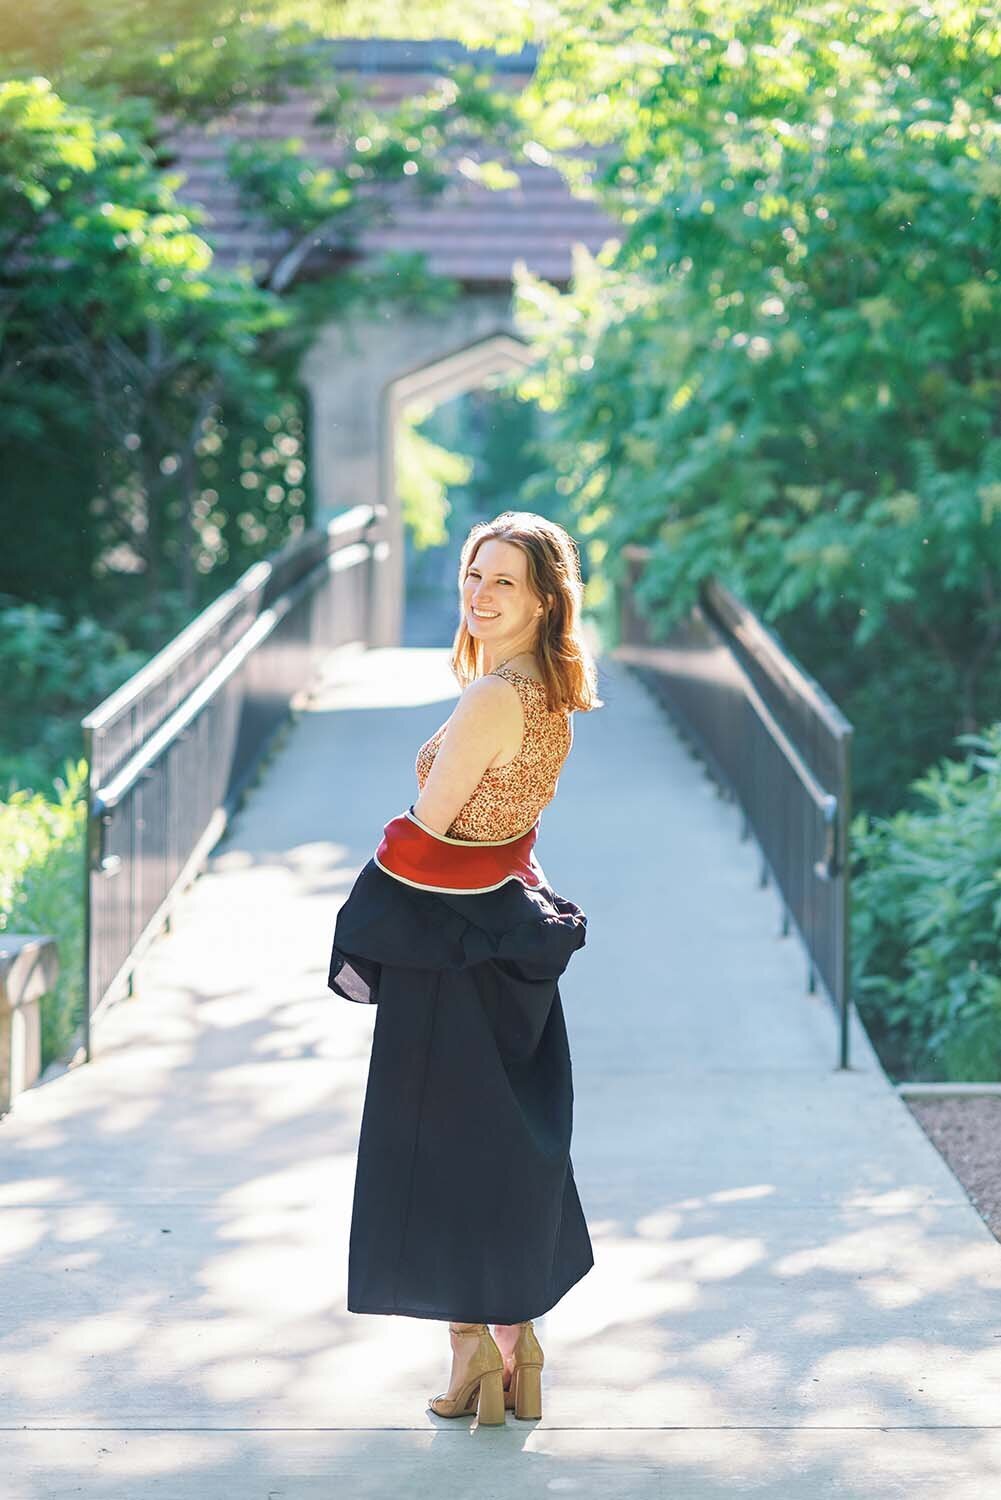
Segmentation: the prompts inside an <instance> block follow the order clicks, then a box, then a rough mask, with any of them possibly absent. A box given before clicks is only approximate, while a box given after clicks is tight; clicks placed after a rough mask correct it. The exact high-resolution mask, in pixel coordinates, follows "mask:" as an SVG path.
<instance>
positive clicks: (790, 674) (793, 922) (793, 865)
mask: <svg viewBox="0 0 1001 1500" xmlns="http://www.w3.org/2000/svg"><path fill="white" fill-rule="evenodd" d="M620 555H621V557H622V559H623V562H624V570H623V577H622V578H621V579H620V581H619V582H618V585H617V588H618V606H619V608H618V621H619V624H618V637H619V639H618V644H617V645H616V646H615V648H614V649H613V652H612V654H613V656H615V657H617V658H618V659H620V660H622V661H623V662H625V663H626V664H627V665H630V666H632V667H633V668H634V669H635V670H636V671H637V673H638V674H639V675H640V677H641V678H642V679H643V680H644V681H645V682H646V683H647V684H648V686H650V687H651V689H652V690H653V691H654V693H655V695H656V696H657V698H658V699H659V700H660V701H661V702H662V703H663V705H664V706H665V708H666V709H667V710H668V712H669V713H670V715H671V717H672V719H673V720H674V722H675V724H676V726H677V728H678V729H679V731H680V732H681V733H682V735H683V736H684V737H685V738H686V739H687V740H688V741H689V743H690V745H691V746H692V748H693V750H694V752H695V753H696V754H697V755H698V756H699V757H700V758H701V759H702V760H703V761H704V762H705V764H706V766H707V769H708V771H709V773H710V775H711V776H712V777H713V779H714V780H715V781H716V783H717V785H718V786H719V788H720V789H721V791H722V792H723V793H724V794H725V795H727V796H728V797H730V798H731V799H732V800H734V801H736V802H737V803H738V805H739V806H740V808H741V811H742V814H743V826H742V830H741V837H742V838H747V837H748V836H749V835H750V834H751V833H752V832H753V833H754V835H755V838H756V841H757V843H758V847H759V850H760V852H761V859H762V869H761V881H762V884H764V883H767V881H768V880H769V879H771V880H773V881H774V883H775V885H776V887H777V889H778V891H779V893H780V897H781V900H782V906H783V911H782V933H783V935H785V934H786V933H788V931H789V930H790V927H792V926H795V927H796V929H797V932H798V933H799V936H800V938H801V940H802V942H803V945H804V948H805V950H806V953H807V961H808V987H809V989H810V990H811V991H812V990H813V989H814V988H815V985H816V980H817V978H818V977H819V978H820V980H821V981H822V982H823V984H824V987H825V989H826V990H827V992H828V994H829V996H830V998H831V1000H832V1002H833V1004H834V1006H835V1009H836V1011H837V1012H838V1015H839V1021H840V1027H839V1033H840V1034H839V1062H838V1066H839V1067H840V1068H847V1067H848V1066H849V1061H848V1053H849V1045H848V1043H849V1015H850V1004H851V1001H850V995H849V989H850V979H849V975H850V968H849V939H850V933H849V902H850V888H849V866H850V860H849V848H848V841H849V832H848V831H849V823H850V818H851V741H852V726H851V724H850V723H849V722H848V720H847V719H846V718H845V716H844V714H842V712H841V710H840V709H839V708H838V707H837V705H836V704H835V703H834V702H833V701H832V700H831V699H830V698H829V697H828V695H827V694H826V693H825V692H824V690H823V688H822V687H821V686H820V684H819V683H818V682H816V681H815V679H814V678H812V677H811V676H810V675H809V673H808V672H806V670H805V669H804V668H803V667H802V666H801V665H800V663H799V662H797V661H796V659H795V658H794V657H793V656H791V655H790V654H789V652H788V650H787V649H786V648H785V646H784V645H783V643H782V641H781V640H780V639H779V638H778V636H777V635H776V634H775V633H774V632H772V631H771V630H769V629H768V627H767V626H765V625H764V624H763V623H762V621H761V620H759V619H758V618H757V616H756V615H755V614H754V613H753V612H752V611H751V610H750V609H749V608H748V607H747V605H746V604H744V603H743V602H742V601H741V600H740V599H738V598H737V596H736V595H735V594H733V593H732V592H731V591H730V590H729V589H728V588H727V587H726V586H725V584H723V583H722V582H721V581H720V580H719V579H718V578H715V577H710V578H708V579H706V580H704V581H703V583H702V584H701V586H700V589H699V593H698V602H697V604H695V605H694V606H693V608H692V610H691V611H690V612H689V614H688V615H687V617H685V618H684V619H682V620H679V621H677V622H676V623H675V625H674V626H673V627H672V628H671V629H670V630H669V631H668V632H667V634H666V637H665V638H664V639H658V640H653V639H651V636H650V629H649V624H648V622H647V620H646V619H645V617H643V616H642V615H641V614H640V612H639V611H638V610H637V607H636V599H635V587H636V584H637V582H638V579H639V576H640V574H641V573H642V569H643V567H644V566H645V564H646V562H647V560H648V558H649V555H650V549H649V548H647V547H642V546H638V545H636V544H627V545H626V546H625V547H623V548H622V551H621V554H620Z"/></svg>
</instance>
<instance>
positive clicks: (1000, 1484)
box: [0, 649, 1001, 1500]
mask: <svg viewBox="0 0 1001 1500" xmlns="http://www.w3.org/2000/svg"><path fill="white" fill-rule="evenodd" d="M602 679H603V696H605V698H606V700H607V707H606V708H605V709H603V710H601V711H599V712H597V713H594V714H591V715H578V717H577V719H576V721H575V734H576V740H575V746H574V751H573V754H572V755H571V758H570V761H569V762H568V764H567V767H566V769H565V771H564V773H563V776H562V778H561V784H560V790H559V794H558V796H557V799H556V801H555V802H554V803H553V804H552V805H551V806H550V807H549V808H548V809H546V811H545V812H544V814H543V819H542V829H541V833H540V839H539V844H538V853H539V856H540V859H541V861H542V864H543V867H544V869H545V871H546V873H547V875H548V876H549V878H550V880H551V881H552V883H553V884H554V885H555V886H556V888H557V890H560V891H562V892H563V893H565V894H566V895H568V896H570V897H571V898H572V899H573V900H575V901H577V902H578V903H579V904H580V905H581V906H582V907H583V908H584V910H585V911H586V912H587V913H588V916H589V919H590V925H589V933H588V940H587V944H586V946H585V948H584V949H583V950H582V951H581V952H580V953H578V954H576V955H575V957H574V959H573V960H572V962H571V965H570V967H569V969H568V971H567V974H566V976H565V979H564V981H563V983H562V985H561V992H562V994H563V1002H564V1007H565V1010H566V1014H567V1021H568V1027H569V1030H570V1041H571V1048H572V1052H573V1057H574V1080H575V1125H574V1146H573V1153H572V1155H573V1163H574V1169H575V1174H576V1177H577V1182H578V1187H579V1190H580V1195H581V1200H582V1202H583V1205H584V1210H585V1213H586V1214H587V1217H588V1222H589V1224H590V1227H591V1234H592V1239H593V1242H594V1247H595V1256H596V1264H595V1267H594V1269H593V1270H592V1271H591V1272H590V1273H589V1275H588V1276H586V1277H585V1278H584V1280H583V1281H582V1282H580V1283H579V1284H578V1286H577V1287H575V1288H573V1289H572V1290H571V1292H570V1293H569V1294H568V1295H567V1297H566V1298H565V1299H564V1300H563V1302H562V1303H560V1305H559V1306H558V1307H557V1308H555V1309H554V1310H553V1311H552V1312H551V1313H550V1314H548V1315H547V1316H546V1317H545V1318H543V1319H541V1320H539V1322H538V1330H539V1334H540V1337H541V1339H542V1342H543V1345H544V1347H545V1349H546V1355H547V1366H546V1377H545V1382H544V1403H545V1417H544V1419H543V1421H542V1422H541V1423H538V1424H535V1423H522V1422H516V1421H515V1420H514V1418H513V1417H510V1416H509V1419H508V1423H507V1425H506V1427H505V1428H504V1429H483V1430H482V1431H480V1430H477V1429H475V1428H471V1424H470V1423H469V1422H467V1421H466V1420H461V1421H454V1422H445V1421H442V1420H440V1419H437V1418H435V1417H433V1416H432V1415H431V1414H430V1413H429V1412H427V1411H426V1410H425V1409H424V1403H425V1398H426V1397H427V1396H428V1395H430V1394H433V1393H434V1392H435V1391H438V1390H441V1389H442V1388H443V1383H444V1382H445V1381H446V1380H447V1375H448V1364H449V1355H448V1344H447V1335H446V1333H445V1331H444V1328H443V1327H442V1326H441V1325H439V1324H435V1323H430V1322H423V1321H420V1320H416V1319H406V1318H378V1317H361V1316H358V1315H355V1314H350V1313H347V1312H346V1311H345V1309H344V1296H345V1282H346V1270H347V1229H348V1215H349V1210H350V1199H351V1190H352V1185H353V1173H354V1153H355V1148H356V1144H357V1137H358V1126H359V1122H360V1116H361V1106H362V1098H363V1090H364V1084H365V1073H366V1066H367V1060H368V1052H369V1045H370V1037H371V1030H372V1026H373V1024H374V1019H375V1012H374V1011H372V1010H369V1009H367V1008H363V1007H360V1006H352V1005H350V1004H349V1003H347V1002H346V1001H342V1000H338V999H335V997H333V996H332V995H330V993H329V992H328V991H327V990H326V988H325V979H326V965H327V959H328V955H329V946H330V937H331V933H332V930H333V922H334V916H335V913H336V909H337V905H338V902H339V901H340V900H341V899H342V897H343V895H344V894H345V892H346V891H347V890H348V888H349V886H350V884H351V881H352V880H353V878H354V875H355V873H356V871H357V870H358V868H359V867H360V865H361V864H362V863H363V862H364V861H365V860H366V859H367V858H368V857H369V855H370V854H371V852H372V850H373V849H374V847H375V844H376V843H377V842H378V839H379V837H380V836H381V830H382V825H383V823H384V822H386V821H387V820H388V819H389V818H390V817H392V816H393V815H394V814H396V813H397V812H400V811H402V810H403V809H404V808H405V807H406V806H407V805H408V804H409V803H410V802H411V801H412V800H413V796H414V793H415V781H414V771H413V759H414V755H415V752H416V749H417V746H418V745H419V743H420V742H421V740H423V739H424V738H425V737H426V736H427V735H428V734H429V733H430V732H431V731H432V730H433V729H434V728H435V727H436V726H437V725H438V724H439V723H441V722H442V720H443V719H444V718H445V717H446V716H447V714H448V712H449V711H450V706H451V705H450V702H449V700H450V699H451V698H452V697H453V696H454V691H455V689H454V684H453V682H452V678H451V675H450V673H449V672H448V668H447V659H446V653H445V652H444V651H441V650H432V649H427V650H416V649H414V650H399V651H391V650H386V651H378V652H373V653H370V654H369V656H367V657H362V656H359V657H358V658H356V659H354V660H353V662H349V663H348V664H347V676H346V677H345V678H344V680H342V681H341V682H340V683H332V684H327V685H325V686H324V687H323V688H322V690H321V691H319V692H318V693H317V695H316V696H315V698H314V700H313V702H312V704H311V707H310V710H309V711H308V712H306V713H305V714H304V715H303V716H302V718H301V719H300V720H299V722H298V723H297V724H296V725H295V726H294V728H293V729H292V730H291V732H290V733H289V735H288V736H287V738H286V740H285V742H284V744H283V745H282V747H281V748H280V749H279V751H278V752H277V753H276V754H275V755H274V756H273V758H272V760H271V762H270V764H269V766H268V767H267V769H266V771H265V772H264V774H263V777H262V784H261V785H260V786H259V788H258V789H257V790H256V791H255V792H254V793H253V795H252V796H251V798H250V800H249V802H248V805H247V807H246V808H245V810H244V811H243V812H242V813H241V814H240V815H239V817H238V818H237V819H236V821H235V823H234V825H233V826H232V828H231V829H230V830H229V832H228V834H227V837H226V839H225V842H224V844H223V845H221V846H220V847H219V849H218V850H217V852H216V854H215V856H214V858H213V860H212V862H211V868H210V870H209V871H208V872H207V873H206V874H205V875H203V876H202V877H201V878H200V879H199V880H198V881H197V882H196V884H195V885H194V886H193V887H192V889H191V890H190V891H189V892H188V893H187V895H186V896H185V898H184V900H183V902H182V904H181V907H180V910H179V912H178V916H177V920H176V922H175V925H174V929H173V931H172V932H171V933H169V934H168V935H166V936H164V937H163V938H162V939H160V940H159V941H158V942H157V943H155V944H154V946H153V948H152V949H151V951H150V953H149V954H148V956H147V959H146V961H145V963H144V965H143V969H142V972H141V976H140V982H139V984H138V987H137V995H136V998H134V999H133V1000H131V1001H123V1002H122V1003H120V1004H118V1005H117V1006H115V1007H113V1008H112V1009H111V1010H110V1011H109V1012H108V1014H107V1015H106V1016H105V1017H104V1018H103V1020H102V1022H101V1024H100V1026H99V1028H98V1031H97V1056H96V1059H95V1061H94V1062H92V1063H91V1064H89V1065H87V1066H84V1067H79V1068H76V1069H74V1070H72V1071H71V1072H69V1073H68V1074H65V1075H63V1076H62V1077H59V1078H56V1079H54V1080H52V1081H50V1082H48V1083H45V1084H43V1085H42V1086H40V1087H38V1088H36V1089H34V1090H32V1091H31V1092H30V1093H29V1094H27V1095H25V1096H23V1097H22V1098H21V1099H20V1101H19V1102H18V1104H17V1106H16V1108H15V1110H14V1111H13V1113H12V1114H11V1115H10V1116H9V1117H8V1118H7V1119H6V1120H5V1121H3V1123H2V1124H0V1210H2V1213H0V1299H2V1309H0V1424H2V1431H0V1447H2V1452H0V1473H2V1474H3V1475H4V1476H5V1479H4V1482H3V1483H0V1490H2V1493H3V1495H4V1497H5V1500H41V1497H45V1500H63V1497H70V1496H74V1497H77V1496H83V1497H85V1500H97V1497H101V1500H153V1497H156V1500H229V1497H233V1500H258V1497H259V1500H279V1497H280V1500H321V1497H322V1500H334V1497H335V1496H336V1497H340V1496H344V1497H350V1500H356V1497H379V1500H383V1497H386V1500H388V1497H391V1496H392V1497H397V1496H399V1495H404V1494H405V1495H407V1496H415V1497H417V1496H422V1495H427V1496H434V1497H436V1500H438V1497H451V1496H455V1497H456V1500H458V1497H462V1500H465V1497H473V1500H488V1497H489V1500H495V1497H501V1496H504V1497H505V1500H513V1497H521V1496H524V1497H535V1496H539V1497H542V1496H546V1497H549V1496H550V1495H552V1494H563V1493H565V1494H570V1495H580V1496H588V1497H590V1496H595V1497H597V1496H601V1497H603V1500H607V1497H619V1496H626V1497H631V1496H636V1497H643V1500H645V1497H664V1500H668V1497H670V1500H723V1497H726V1500H732V1497H733V1496H736V1495H745V1494H746V1495H754V1496H755V1497H761V1500H816V1497H818V1496H826V1495H830V1496H835V1495H836V1496H838V1497H839V1500H856V1497H857V1500H889V1497H898V1496H899V1497H904V1496H906V1497H907V1500H932V1497H935V1500H939V1497H941V1496H943V1495H948V1497H949V1500H985V1497H987V1496H989V1495H993V1494H996V1493H998V1490H999V1488H1001V1302H999V1293H1001V1245H999V1244H998V1243H997V1242H996V1241H995V1240H994V1239H993V1237H992V1236H991V1235H990V1233H989V1232H988V1230H987V1229H986V1227H985V1226H984V1224H983V1223H982V1222H981V1220H980V1218H979V1216H978V1215H977V1213H976V1212H975V1210H974V1209H973V1208H972V1206H971V1205H970V1203H969V1202H968V1200H967V1198H966V1196H965V1194H964V1192H963V1190H962V1188H961V1187H960V1186H959V1184H958V1183H957V1181H956V1180H955V1179H954V1178H953V1176H952V1175H951V1173H950V1172H949V1170H948V1169H947V1168H946V1167H945V1165H944V1164H943V1163H942V1161H941V1160H940V1158H939V1157H938V1155H937V1154H936V1152H935V1151H934V1149H933V1148H932V1146H931V1145H930V1144H929V1143H928V1142H927V1141H926V1139H925V1137H924V1135H923V1134H922V1132H921V1130H920V1129H919V1127H918V1125H917V1124H916V1122H915V1121H914V1120H913V1119H912V1118H911V1116H910V1114H909V1113H908V1111H907V1109H906V1108H905V1106H904V1105H903V1103H902V1102H901V1101H900V1100H899V1099H898V1098H897V1097H896V1095H895V1094H894V1093H893V1091H892V1090H891V1088H890V1087H889V1085H888V1083H887V1081H886V1079H885V1077H884V1076H883V1074H882V1072H881V1070H880V1069H879V1067H878V1064H877V1063H876V1062H875V1060H874V1059H873V1057H872V1054H871V1052H870V1050H869V1048H868V1046H867V1044H866V1040H865V1037H864V1035H862V1034H861V1031H860V1029H859V1028H858V1027H856V1028H855V1034H854V1036H853V1040H852V1047H853V1059H854V1063H855V1067H854V1069H853V1070H852V1071H851V1072H849V1073H839V1072H838V1071H837V1070H836V1068H835V1066H834V1064H835V1059H836V1038H835V1020H834V1016H833V1012H832V1011H831V1009H830V1007H829V1005H828V1002H827V1001H826V999H824V998H823V997H822V996H821V995H819V994H818V995H816V996H812V997H811V996H809V995H808V994H807V993H806V992H805V963H804V959H803V955H802V952H801V950H800V948H799V946H798V944H797V942H796V940H795V939H794V938H791V937H790V938H786V939H781V938H779V937H778V936H777V935H776V934H777V931H778V921H779V914H778V905H777V900H776V897H775V895H774V893H773V892H772V891H770V890H761V889H759V888H758V886H757V884H756V873H757V857H756V854H755V850H754V847H753V845H752V844H751V843H747V844H741V843H740V842H739V839H738V837H737V832H738V819H737V813H736V811H735V810H734V808H733V807H732V806H729V805H728V804H726V803H724V802H722V801H720V800H719V799H718V798H717V797H716V795H715V793H714V791H713V788H712V785H711V783H710V782H708V781H707V780H706V779H705V777H704V776H703V774H702V772H701V770H700V768H699V766H698V764H697V763H696V762H694V761H693V760H692V759H691V758H690V757H689V755H688V753H687V752H686V750H685V749H684V748H683V747H682V746H681V744H680V743H679V742H678V740H677V739H676V737H675V736H674V734H673V732H672V730H671V728H670V726H669V725H668V723H667V721H666V720H665V719H664V718H663V716H662V714H661V712H660V710H659V709H658V708H657V707H656V706H655V704H654V703H653V701H652V700H651V699H650V698H649V697H648V695H647V694H646V692H645V690H644V689H643V688H642V687H641V686H640V685H639V684H638V683H637V682H636V680H635V679H633V678H632V677H630V676H629V675H628V673H627V672H626V671H625V670H624V669H623V668H621V667H618V666H617V665H615V664H613V663H605V664H604V670H603V674H602ZM442 1170H443V1171H447V1170H448V1164H447V1162H445V1163H443V1164H442ZM455 1190H456V1192H461V1191H462V1184H461V1182H458V1181H457V1182H456V1184H455Z"/></svg>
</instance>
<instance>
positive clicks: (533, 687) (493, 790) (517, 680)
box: [416, 667, 573, 842]
mask: <svg viewBox="0 0 1001 1500" xmlns="http://www.w3.org/2000/svg"><path fill="white" fill-rule="evenodd" d="M493 675H495V676H497V677H503V678H505V679H506V681H508V682H510V683H511V685H512V686H513V687H514V689H515V691H516V692H517V694H518V696H519V698H520V699H521V706H522V710H523V712H524V716H525V728H524V733H523V735H522V741H521V748H520V750H519V751H518V754H517V755H516V756H515V758H514V760H509V761H508V762H507V763H506V764H505V765H502V766H488V767H487V769H486V770H485V771H484V773H483V775H482V776H481V778H480V780H479V782H478V784H477V786H476V789H475V791H474V792H473V795H472V796H471V797H470V799H469V801H468V802H467V803H466V804H465V806H464V807H461V808H460V809H459V811H458V813H457V814H456V816H455V818H454V820H453V822H452V824H451V826H450V827H449V828H448V830H447V832H446V837H447V838H456V839H469V840H471V841H473V842H477V841H478V842H489V841H490V840H493V839H504V838H513V837H514V835H515V834H518V833H524V831H525V830H526V829H527V828H530V827H531V826H532V824H533V823H534V822H535V820H536V818H537V817H538V816H539V814H540V812H541V811H542V809H543V808H544V807H545V806H546V804H547V803H549V802H551V801H552V800H553V798H554V797H555V795H556V788H557V786H558V785H559V774H560V771H561V770H562V769H563V762H564V761H565V760H566V758H567V756H568V755H569V754H570V747H571V745H572V744H573V724H572V722H571V715H570V714H569V713H568V712H567V711H566V710H563V709H560V710H556V711H555V712H553V711H551V710H550V709H549V708H548V707H547V705H546V690H545V687H544V685H543V684H542V683H541V682H538V681H536V679H535V678H534V677H526V676H525V675H524V673H522V672H516V671H515V670H514V668H513V667H497V668H496V670H495V673H494V674H493ZM447 727H448V721H447V720H446V721H445V723H444V724H442V725H441V727H440V728H439V729H436V730H435V732H434V734H433V735H432V736H431V738H430V739H429V740H426V741H425V743H424V744H423V745H422V746H421V748H420V749H419V750H418V752H417V763H416V770H417V784H418V787H419V788H420V790H421V791H423V790H424V783H425V781H426V780H427V778H428V773H429V771H430V770H431V767H432V765H433V764H434V758H435V756H436V755H437V753H438V746H439V745H440V743H441V738H442V735H443V734H444V733H445V730H446V728H447Z"/></svg>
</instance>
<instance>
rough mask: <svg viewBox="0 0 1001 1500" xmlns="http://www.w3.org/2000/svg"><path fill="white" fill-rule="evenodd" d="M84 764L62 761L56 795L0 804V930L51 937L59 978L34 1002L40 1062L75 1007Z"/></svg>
mask: <svg viewBox="0 0 1001 1500" xmlns="http://www.w3.org/2000/svg"><path fill="white" fill-rule="evenodd" d="M85 785H86V763H85V762H84V761H82V760H80V761H77V762H76V763H73V762H67V764H66V778H65V780H62V779H61V778H60V779H57V780H56V782H55V790H56V798H55V800H52V799H50V798H48V797H46V796H44V795H43V794H42V793H41V792H29V791H16V792H14V793H13V794H12V795H11V797H10V799H9V800H8V801H6V802H0V931H7V932H12V933H13V932H17V933H22V934H30V933H38V934H44V935H48V936H52V937H54V938H55V939H56V941H57V943H58V945H59V979H58V981H57V983H56V987H55V989H54V991H53V992H52V994H50V995H46V996H45V997H44V999H43V1001H42V1007H41V1011H42V1066H43V1067H45V1066H46V1065H47V1064H48V1063H50V1062H51V1061H52V1060H53V1059H54V1058H56V1057H59V1056H60V1055H61V1054H62V1053H63V1052H64V1051H65V1049H66V1047H67V1045H68V1043H69V1041H70V1039H71V1037H72V1035H73V1032H74V1029H75V1028H76V1026H77V1025H78V1024H79V1022H80V1019H81V1016H82V1007H83V901H82V882H83V841H84V832H85V827H86V800H85V797H84V788H85Z"/></svg>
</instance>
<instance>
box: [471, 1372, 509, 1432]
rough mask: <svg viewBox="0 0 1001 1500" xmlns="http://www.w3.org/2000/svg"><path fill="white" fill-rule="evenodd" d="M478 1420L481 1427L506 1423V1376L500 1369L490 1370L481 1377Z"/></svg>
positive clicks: (477, 1404)
mask: <svg viewBox="0 0 1001 1500" xmlns="http://www.w3.org/2000/svg"><path fill="white" fill-rule="evenodd" d="M476 1420H477V1421H478V1422H479V1424H480V1426H481V1427H501V1426H503V1425H504V1377H503V1373H502V1371H500V1370H490V1371H488V1372H487V1374H486V1375H483V1376H482V1377H481V1379H480V1396H479V1400H478V1401H477V1403H476Z"/></svg>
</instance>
